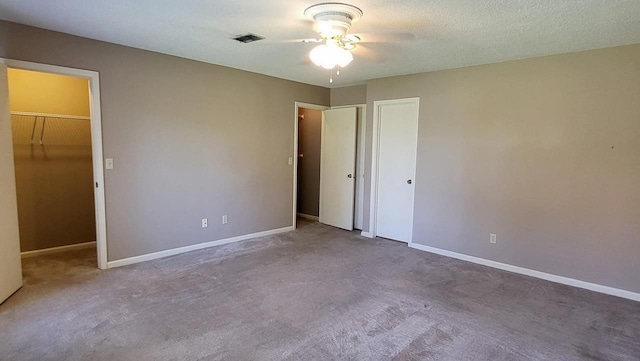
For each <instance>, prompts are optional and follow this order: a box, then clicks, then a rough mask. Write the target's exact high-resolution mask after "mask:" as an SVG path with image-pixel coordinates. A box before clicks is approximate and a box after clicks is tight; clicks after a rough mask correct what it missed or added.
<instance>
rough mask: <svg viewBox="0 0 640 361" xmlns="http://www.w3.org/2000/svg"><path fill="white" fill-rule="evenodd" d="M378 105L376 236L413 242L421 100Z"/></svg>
mask: <svg viewBox="0 0 640 361" xmlns="http://www.w3.org/2000/svg"><path fill="white" fill-rule="evenodd" d="M380 103H381V104H379V105H378V113H377V114H378V119H377V120H378V122H379V123H378V136H379V142H378V144H379V148H378V185H377V189H378V200H377V212H376V221H377V222H376V235H377V236H379V237H384V238H390V239H394V240H398V241H403V242H411V235H412V231H413V198H414V189H415V174H416V148H417V141H418V103H417V99H406V100H402V99H401V100H396V101H386V102H380Z"/></svg>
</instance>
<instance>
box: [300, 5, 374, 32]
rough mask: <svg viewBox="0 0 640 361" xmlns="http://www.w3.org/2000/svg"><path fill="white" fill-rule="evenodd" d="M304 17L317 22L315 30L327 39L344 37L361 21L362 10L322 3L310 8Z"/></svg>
mask: <svg viewBox="0 0 640 361" xmlns="http://www.w3.org/2000/svg"><path fill="white" fill-rule="evenodd" d="M304 15H305V16H306V17H307V18H309V19H312V20H313V21H314V22H315V25H314V26H315V30H316V31H317V32H318V33H320V35H322V36H323V37H325V38H332V37H335V36H344V35H345V34H346V33H347V31H349V29H350V28H351V24H353V23H354V22H356V21H358V20H360V18H361V17H362V10H360V9H359V8H357V7H355V6H353V5H349V4H343V3H322V4H316V5H312V6H310V7H308V8H307V9H306V10H305V11H304Z"/></svg>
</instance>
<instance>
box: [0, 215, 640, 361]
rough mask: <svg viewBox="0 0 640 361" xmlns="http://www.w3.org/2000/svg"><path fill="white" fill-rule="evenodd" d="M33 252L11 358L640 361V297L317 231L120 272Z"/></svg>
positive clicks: (88, 259)
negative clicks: (632, 298) (634, 298)
mask: <svg viewBox="0 0 640 361" xmlns="http://www.w3.org/2000/svg"><path fill="white" fill-rule="evenodd" d="M94 259H95V253H92V252H90V251H81V252H73V253H68V254H59V255H51V256H43V257H38V258H32V259H26V260H25V262H24V268H25V270H24V272H25V281H26V282H25V286H24V287H23V288H22V289H21V290H20V291H19V292H18V293H16V294H15V295H14V296H13V297H12V298H10V299H9V300H8V301H7V302H5V303H4V304H2V305H1V306H0V359H2V360H11V361H17V360H40V361H41V360H136V361H140V360H455V361H463V360H607V361H609V360H640V303H638V302H633V301H629V300H624V299H620V298H615V297H611V296H606V295H601V294H597V293H593V292H589V291H585V290H581V289H577V288H572V287H568V286H563V285H558V284H554V283H550V282H546V281H541V280H537V279H533V278H529V277H524V276H520V275H515V274H511V273H508V272H503V271H498V270H494V269H491V268H486V267H482V266H478V265H474V264H470V263H465V262H462V261H458V260H454V259H450V258H446V257H441V256H437V255H432V254H429V253H425V252H421V251H418V250H413V249H410V248H408V247H407V246H406V245H403V244H400V243H396V242H392V241H384V240H370V239H366V238H363V237H360V236H358V235H357V233H350V232H345V231H340V230H337V229H334V228H331V227H327V226H323V225H319V224H317V223H313V224H308V223H305V224H303V226H302V227H301V228H299V230H298V231H295V232H290V233H287V234H281V235H277V236H271V237H266V238H262V239H259V240H255V241H245V242H241V243H236V244H231V245H226V246H222V247H217V248H211V249H207V250H202V251H195V252H191V253H188V254H183V255H179V256H174V257H170V258H165V259H161V260H156V261H150V262H146V263H142V264H137V265H133V266H128V267H122V268H118V269H112V270H108V271H98V270H96V269H95V260H94Z"/></svg>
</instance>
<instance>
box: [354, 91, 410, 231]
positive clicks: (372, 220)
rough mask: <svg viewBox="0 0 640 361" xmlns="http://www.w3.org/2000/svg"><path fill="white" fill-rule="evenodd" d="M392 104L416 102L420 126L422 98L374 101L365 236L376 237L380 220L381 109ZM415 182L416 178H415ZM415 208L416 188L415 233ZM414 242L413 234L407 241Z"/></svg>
mask: <svg viewBox="0 0 640 361" xmlns="http://www.w3.org/2000/svg"><path fill="white" fill-rule="evenodd" d="M392 104H415V106H416V116H417V117H418V131H419V128H420V98H419V97H415V98H403V99H390V100H375V101H374V102H373V137H372V144H371V193H370V195H369V231H368V232H365V231H363V232H362V233H361V234H362V235H363V236H365V237H370V238H374V237H376V236H377V230H376V228H377V222H378V179H379V178H380V174H379V170H378V165H379V162H380V121H381V118H380V116H381V112H380V109H381V108H382V106H384V105H392ZM417 137H418V134H416V163H415V164H414V172H415V167H416V166H417V154H418V150H417V146H418V141H417ZM414 178H415V177H414ZM414 183H415V179H414ZM414 208H415V188H414V192H413V207H412V208H411V228H412V232H411V233H413V211H414ZM407 243H409V244H411V243H413V234H412V235H411V237H410V238H409V241H408V242H407Z"/></svg>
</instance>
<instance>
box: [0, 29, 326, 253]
mask: <svg viewBox="0 0 640 361" xmlns="http://www.w3.org/2000/svg"><path fill="white" fill-rule="evenodd" d="M244 45H245V44H239V46H244ZM0 57H5V58H11V59H19V60H27V61H33V62H40V63H47V64H54V65H61V66H67V67H73V68H79V69H88V70H94V71H98V72H99V73H100V91H101V105H102V127H103V142H104V144H103V146H104V154H105V158H113V159H114V169H113V170H107V171H106V172H105V193H106V208H107V209H106V214H107V238H108V259H109V261H113V260H119V259H124V258H128V257H133V256H138V255H143V254H148V253H152V252H158V251H163V250H167V249H172V248H177V247H182V246H188V245H193V244H198V243H202V242H208V241H214V240H218V239H224V238H228V237H234V236H239V235H246V234H251V233H254V232H261V231H266V230H272V229H279V228H283V227H290V226H293V224H292V220H293V214H292V211H293V209H292V208H293V207H292V204H293V194H292V192H291V190H292V189H293V179H294V176H293V166H290V165H289V164H288V159H289V157H293V156H295V155H294V151H293V139H294V138H293V137H294V124H293V122H292V121H291V112H292V110H293V109H294V104H295V102H296V101H300V102H306V103H312V104H322V105H328V104H329V99H330V93H329V89H326V88H322V87H316V86H310V85H306V84H301V83H296V82H292V81H287V80H282V79H277V78H273V77H269V76H265V75H259V74H255V73H250V72H246V71H241V70H237V69H231V68H226V67H222V66H217V65H212V64H207V63H202V62H198V61H192V60H187V59H183V58H178V57H174V56H169V55H163V54H158V53H154V52H150V51H145V50H140V49H134V48H129V47H125V46H120V45H115V44H109V43H105V42H100V41H96V40H91V39H86V38H80V37H76V36H72V35H67V34H62V33H56V32H52V31H48V30H43V29H37V28H33V27H28V26H24V25H20V24H15V23H9V22H4V21H0ZM223 215H228V224H225V225H223V224H222V222H221V219H222V216H223ZM205 217H207V218H208V219H209V226H208V228H201V226H200V221H201V219H202V218H205Z"/></svg>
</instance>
